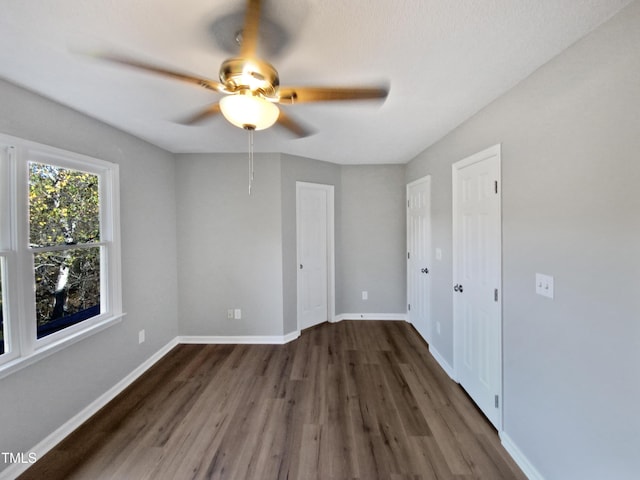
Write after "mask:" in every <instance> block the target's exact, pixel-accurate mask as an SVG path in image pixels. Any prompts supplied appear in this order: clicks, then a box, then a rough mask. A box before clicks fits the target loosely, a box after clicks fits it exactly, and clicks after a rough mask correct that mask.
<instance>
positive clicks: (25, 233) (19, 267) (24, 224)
mask: <svg viewBox="0 0 640 480" xmlns="http://www.w3.org/2000/svg"><path fill="white" fill-rule="evenodd" d="M0 155H2V156H4V158H3V159H2V165H1V166H0V168H2V169H3V170H1V171H0V181H2V182H4V183H5V185H4V186H3V188H4V187H7V189H8V190H9V193H8V194H7V196H6V197H4V198H3V199H1V200H2V201H0V205H1V204H2V203H3V202H4V203H5V205H8V207H9V208H8V209H4V208H3V210H5V212H4V213H2V214H0V215H1V216H0V222H2V223H0V227H2V230H4V229H5V227H6V226H7V225H8V226H10V228H9V231H10V232H11V236H10V238H9V235H5V236H4V237H3V238H0V257H2V258H4V259H5V262H4V263H5V266H6V267H7V268H6V269H5V271H4V272H3V273H4V277H3V279H2V280H3V282H2V287H3V291H4V295H5V302H4V307H3V308H4V319H5V320H4V331H5V338H7V339H8V340H9V342H10V343H11V351H9V352H7V353H5V354H3V355H0V378H3V377H5V376H7V375H10V374H11V373H13V372H15V371H17V370H20V369H22V368H24V367H26V366H28V365H32V364H33V363H35V362H37V361H39V360H41V359H43V358H45V357H47V356H49V355H51V354H53V353H55V352H58V351H60V350H62V349H64V348H66V347H68V346H70V345H72V344H74V343H76V342H78V341H80V340H82V339H84V338H87V337H88V336H91V335H94V334H95V333H98V332H100V331H102V330H104V329H105V328H107V327H109V326H111V325H114V324H116V323H118V322H120V321H121V320H122V318H123V316H124V315H125V314H124V313H123V311H122V272H121V253H120V251H121V250H120V186H119V167H118V165H117V164H115V163H111V162H107V161H104V160H100V159H97V158H93V157H89V156H86V155H82V154H78V153H74V152H69V151H66V150H62V149H59V148H55V147H50V146H47V145H43V144H40V143H37V142H32V141H29V140H24V139H21V138H17V137H12V136H9V135H4V134H0ZM30 161H36V162H42V163H48V164H53V165H56V166H60V167H63V168H71V169H75V170H80V171H85V172H89V173H94V174H97V175H99V176H100V184H99V185H100V202H101V208H100V229H101V241H100V242H97V243H96V244H95V245H93V244H92V245H91V246H96V247H99V246H102V247H104V248H102V249H101V250H102V253H101V262H104V263H102V265H103V267H104V268H101V271H102V274H101V276H100V281H101V289H100V290H101V292H102V298H101V313H100V314H99V315H96V316H95V317H92V318H90V319H87V320H84V321H82V322H80V323H78V324H76V325H72V326H70V327H67V328H65V329H63V330H60V331H59V332H56V333H53V334H51V335H47V336H46V337H43V338H40V339H37V338H36V325H35V322H34V321H33V319H34V318H35V302H34V299H33V295H34V293H33V252H34V249H32V248H30V247H29V245H28V238H29V225H28V218H29V211H28V209H29V205H28V163H29V162H30ZM6 210H9V212H7V211H6ZM7 213H8V215H7ZM21 218H22V219H26V220H24V221H19V219H21Z"/></svg>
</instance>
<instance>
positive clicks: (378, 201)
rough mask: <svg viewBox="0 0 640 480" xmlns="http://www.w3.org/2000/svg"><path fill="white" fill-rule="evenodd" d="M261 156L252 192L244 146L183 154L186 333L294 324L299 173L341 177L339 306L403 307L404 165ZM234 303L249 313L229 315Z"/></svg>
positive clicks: (180, 190)
mask: <svg viewBox="0 0 640 480" xmlns="http://www.w3.org/2000/svg"><path fill="white" fill-rule="evenodd" d="M255 165H256V166H255V169H256V173H255V182H254V189H253V195H252V196H251V197H249V196H248V194H247V157H246V155H242V154H240V155H231V154H203V155H195V154H188V155H178V156H177V198H178V209H177V217H178V285H179V299H180V300H179V306H180V308H179V319H180V320H179V322H180V327H179V330H180V333H181V334H182V335H283V334H287V333H290V332H293V331H295V330H297V292H296V288H297V287H296V279H297V268H296V266H297V262H296V204H295V202H296V182H297V181H303V182H312V183H322V184H327V185H334V187H335V191H334V193H335V214H336V217H335V222H336V232H335V248H336V255H335V256H336V314H341V313H360V312H365V313H367V312H369V313H402V312H404V311H405V299H406V288H405V278H406V273H405V272H406V265H405V263H406V262H405V260H404V251H405V209H404V166H402V165H393V166H385V165H376V166H367V167H364V166H358V167H348V166H339V165H335V164H331V163H327V162H320V161H316V160H311V159H308V158H302V157H296V156H292V155H285V154H283V155H279V154H270V155H266V154H265V155H258V156H256V162H255ZM345 182H346V187H345V185H344V183H345ZM363 289H368V290H369V294H370V297H369V298H370V300H369V301H367V302H363V301H362V300H360V298H361V291H362V290H363ZM229 308H241V309H242V310H243V318H242V320H228V319H227V317H226V314H227V310H228V309H229Z"/></svg>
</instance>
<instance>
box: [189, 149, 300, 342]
mask: <svg viewBox="0 0 640 480" xmlns="http://www.w3.org/2000/svg"><path fill="white" fill-rule="evenodd" d="M176 161H177V192H178V209H177V211H178V285H179V298H180V300H179V306H180V307H179V319H180V320H179V322H180V326H179V329H180V334H181V335H282V334H283V333H288V332H284V331H283V325H282V318H283V311H282V308H283V300H282V298H283V296H282V219H281V200H280V196H281V193H280V155H279V154H271V155H269V154H263V155H256V157H255V180H254V184H253V189H252V195H251V196H249V192H248V172H249V169H248V160H247V155H242V154H202V155H199V154H189V155H178V156H177V159H176ZM230 308H240V309H241V310H242V319H240V320H229V319H227V310H228V309H230Z"/></svg>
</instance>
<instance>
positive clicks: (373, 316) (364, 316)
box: [331, 313, 407, 323]
mask: <svg viewBox="0 0 640 480" xmlns="http://www.w3.org/2000/svg"><path fill="white" fill-rule="evenodd" d="M342 320H398V321H402V322H406V321H407V314H406V313H341V314H340V315H336V316H335V317H333V319H332V320H331V322H332V323H337V322H341V321H342Z"/></svg>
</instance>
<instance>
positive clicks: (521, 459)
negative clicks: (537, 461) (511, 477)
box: [499, 432, 544, 480]
mask: <svg viewBox="0 0 640 480" xmlns="http://www.w3.org/2000/svg"><path fill="white" fill-rule="evenodd" d="M499 435H500V441H501V442H502V446H503V447H504V449H505V450H506V451H507V453H508V454H509V455H511V458H513V461H514V462H516V463H517V464H518V466H519V467H520V470H522V472H523V473H524V474H525V475H526V476H527V478H528V479H529V480H544V477H543V476H542V475H541V474H540V472H538V470H536V468H535V467H534V466H533V465H532V464H531V462H530V461H529V459H528V458H527V457H526V456H525V455H524V453H522V451H521V450H520V449H519V448H518V447H517V446H516V444H515V443H513V440H511V437H509V435H507V434H506V433H505V432H500V434H499Z"/></svg>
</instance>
